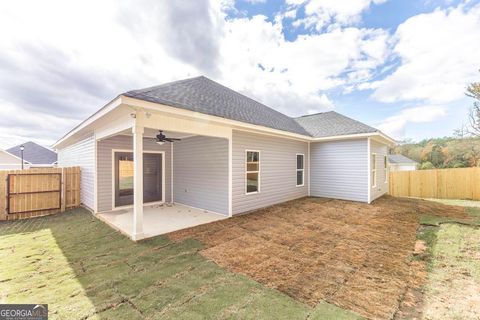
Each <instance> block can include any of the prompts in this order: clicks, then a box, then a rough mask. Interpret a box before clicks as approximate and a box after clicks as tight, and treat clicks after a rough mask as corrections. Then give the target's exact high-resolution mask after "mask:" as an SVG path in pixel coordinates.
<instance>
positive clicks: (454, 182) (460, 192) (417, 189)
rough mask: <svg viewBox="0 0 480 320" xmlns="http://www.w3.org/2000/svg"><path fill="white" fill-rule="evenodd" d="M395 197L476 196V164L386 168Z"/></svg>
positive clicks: (479, 182) (479, 185) (479, 181)
mask: <svg viewBox="0 0 480 320" xmlns="http://www.w3.org/2000/svg"><path fill="white" fill-rule="evenodd" d="M389 185H390V187H389V188H390V190H389V193H390V194H391V195H393V196H396V197H415V198H433V199H468V200H480V168H478V167H475V168H456V169H435V170H417V171H395V172H390V183H389Z"/></svg>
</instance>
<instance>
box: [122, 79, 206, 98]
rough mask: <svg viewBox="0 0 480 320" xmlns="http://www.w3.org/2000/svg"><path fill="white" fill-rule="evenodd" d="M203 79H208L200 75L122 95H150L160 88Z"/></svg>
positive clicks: (130, 91) (134, 90)
mask: <svg viewBox="0 0 480 320" xmlns="http://www.w3.org/2000/svg"><path fill="white" fill-rule="evenodd" d="M201 78H205V79H208V78H207V77H205V76H203V75H200V76H196V77H192V78H186V79H180V80H175V81H170V82H166V83H162V84H158V85H156V86H151V87H147V88H141V89H133V90H129V91H126V92H124V93H122V94H126V93H129V94H139V93H143V94H145V93H149V92H151V91H154V90H157V89H159V88H162V87H168V86H170V85H174V84H179V83H185V82H189V81H192V80H195V79H201Z"/></svg>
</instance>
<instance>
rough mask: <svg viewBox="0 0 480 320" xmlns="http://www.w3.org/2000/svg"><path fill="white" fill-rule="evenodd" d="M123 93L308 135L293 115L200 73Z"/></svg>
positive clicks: (141, 98) (128, 95)
mask: <svg viewBox="0 0 480 320" xmlns="http://www.w3.org/2000/svg"><path fill="white" fill-rule="evenodd" d="M123 95H124V96H127V97H132V98H136V99H140V100H145V101H150V102H155V103H161V104H165V105H168V106H172V107H176V108H180V109H186V110H190V111H196V112H200V113H204V114H209V115H213V116H217V117H222V118H226V119H230V120H236V121H241V122H246V123H250V124H255V125H260V126H265V127H269V128H273V129H278V130H283V131H288V132H293V133H298V134H302V135H309V134H308V132H307V131H306V130H305V129H304V128H303V127H302V126H301V125H299V124H298V123H297V122H296V121H295V120H294V119H293V118H290V117H288V116H286V115H284V114H283V113H280V112H278V111H275V110H273V109H272V108H269V107H267V106H266V105H264V104H261V103H259V102H257V101H255V100H253V99H251V98H249V97H247V96H244V95H242V94H240V93H238V92H236V91H233V90H232V89H229V88H227V87H225V86H222V85H221V84H219V83H217V82H215V81H213V80H210V79H208V78H206V77H204V76H200V77H196V78H190V79H185V80H180V81H175V82H170V83H166V84H162V85H159V86H155V87H151V88H146V89H140V90H133V91H129V92H126V93H124V94H123Z"/></svg>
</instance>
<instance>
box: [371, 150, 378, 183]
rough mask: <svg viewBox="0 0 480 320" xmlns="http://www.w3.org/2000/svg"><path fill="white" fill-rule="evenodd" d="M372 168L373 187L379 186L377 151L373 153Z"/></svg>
mask: <svg viewBox="0 0 480 320" xmlns="http://www.w3.org/2000/svg"><path fill="white" fill-rule="evenodd" d="M370 161H371V162H370V168H371V170H372V178H371V179H372V181H371V184H372V188H375V187H376V186H377V155H376V154H375V153H372V156H371V159H370Z"/></svg>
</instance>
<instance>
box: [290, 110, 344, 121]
mask: <svg viewBox="0 0 480 320" xmlns="http://www.w3.org/2000/svg"><path fill="white" fill-rule="evenodd" d="M330 112H335V113H337V114H340V113H338V112H336V111H334V110H329V111H322V112H315V113H311V114H304V115H302V116H298V117H294V118H293V119H299V118H306V117H313V116H318V115H319V114H324V113H330Z"/></svg>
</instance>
